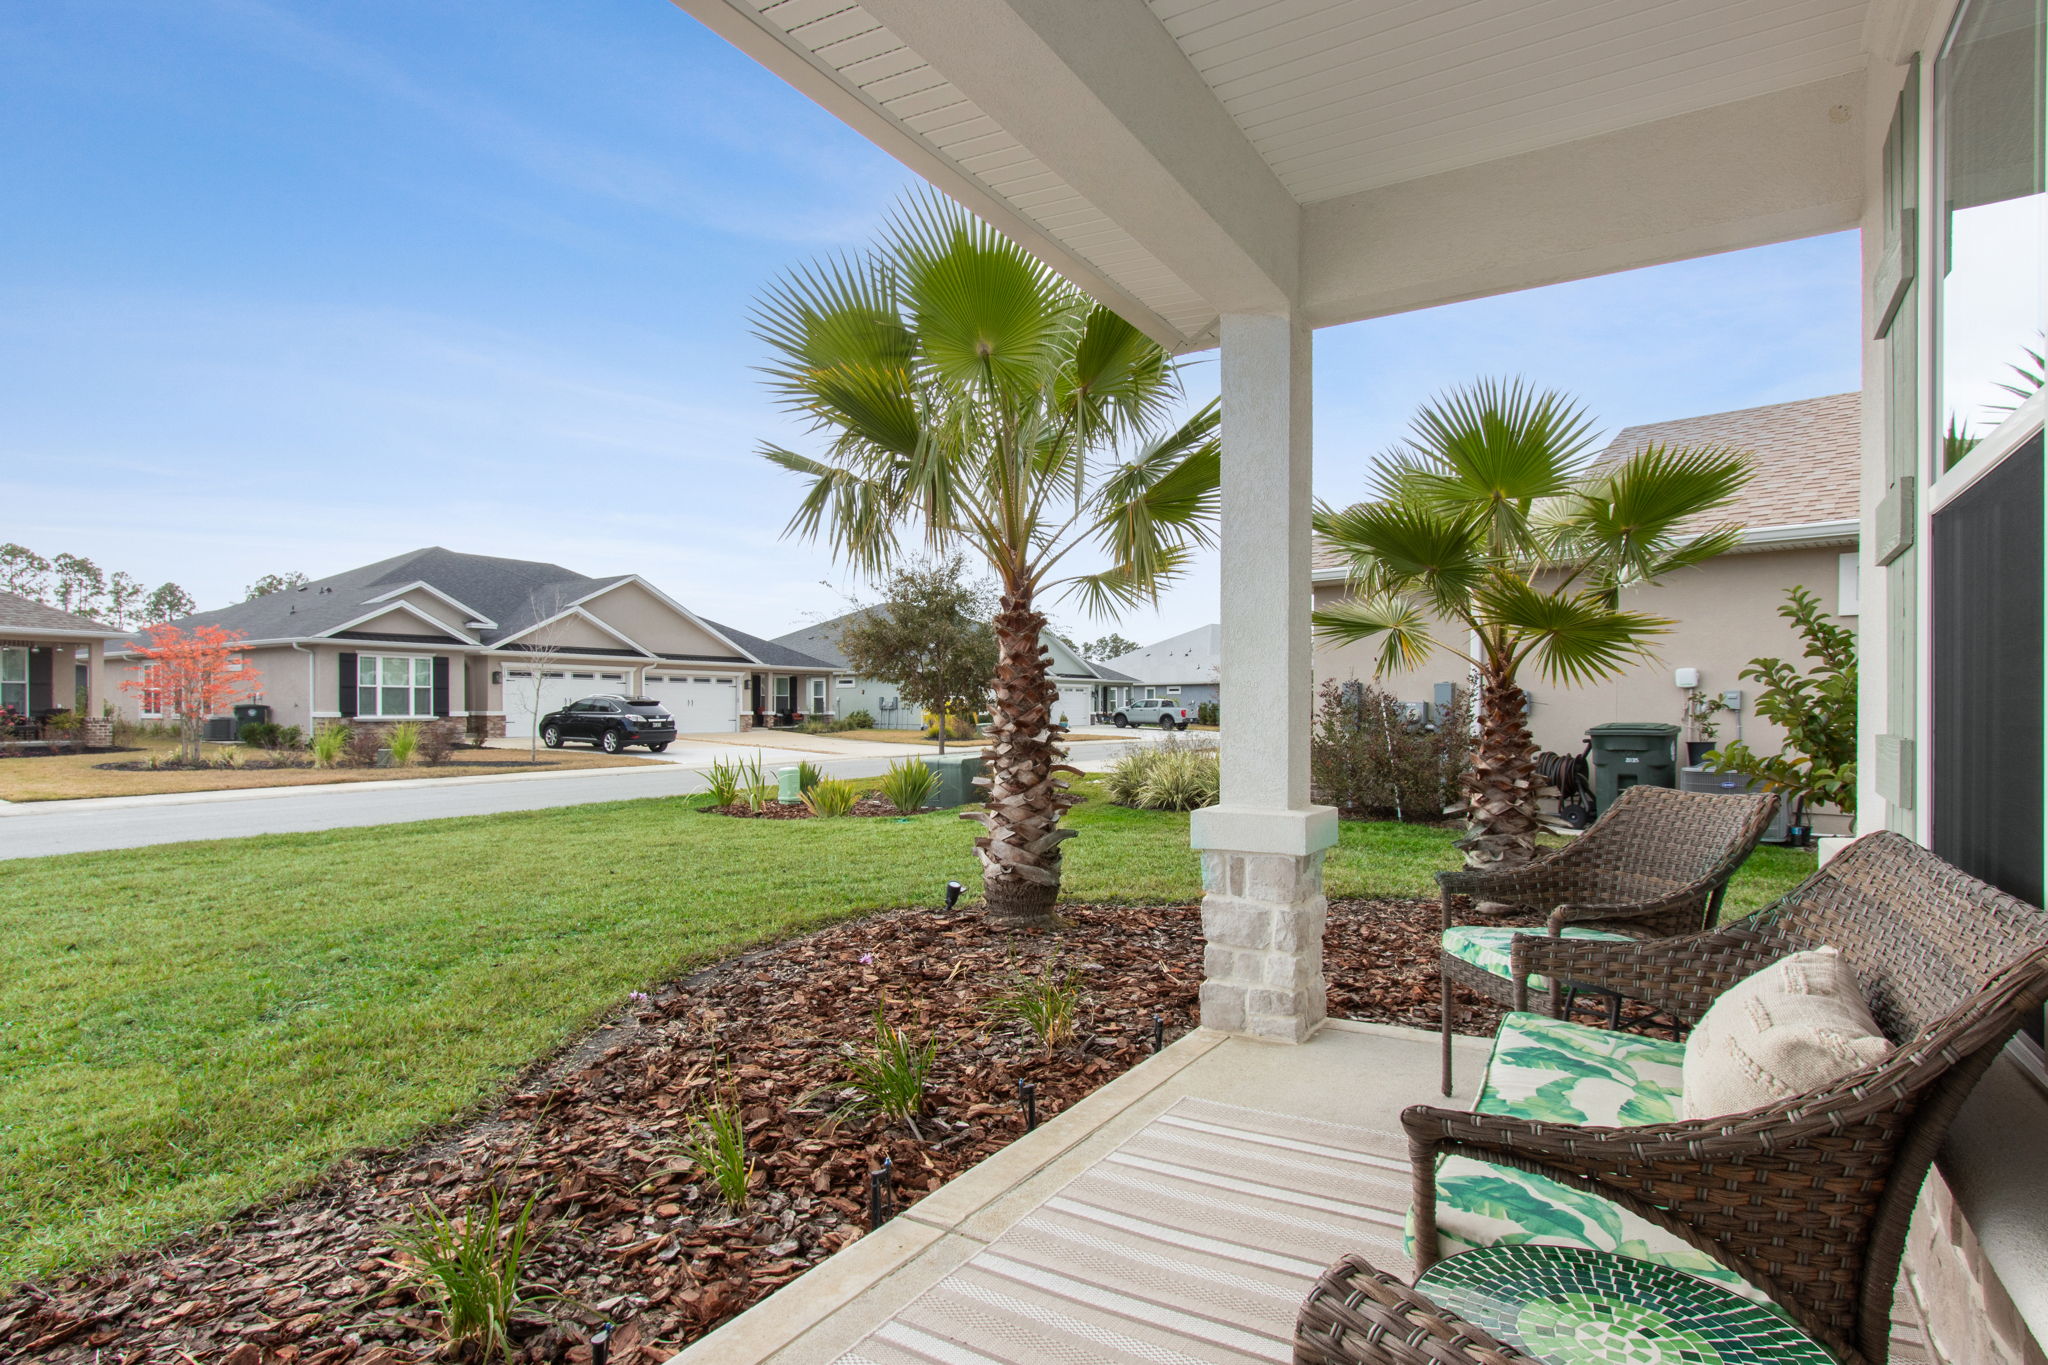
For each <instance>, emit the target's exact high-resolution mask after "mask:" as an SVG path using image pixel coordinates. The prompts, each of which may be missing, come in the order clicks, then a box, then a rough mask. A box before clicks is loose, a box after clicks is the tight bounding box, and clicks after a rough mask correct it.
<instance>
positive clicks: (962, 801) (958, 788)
mask: <svg viewBox="0 0 2048 1365" xmlns="http://www.w3.org/2000/svg"><path fill="white" fill-rule="evenodd" d="M924 765H925V766H926V767H927V768H930V769H931V770H932V772H933V773H935V774H936V775H937V776H938V779H939V785H938V787H937V788H936V789H935V790H933V792H932V794H931V796H930V798H929V799H928V800H927V802H926V804H928V805H932V806H936V807H938V808H939V809H940V810H947V809H950V808H952V807H954V806H974V805H980V804H981V803H982V802H983V801H985V800H987V799H988V798H987V793H986V792H985V790H984V789H983V788H981V787H977V786H975V785H974V779H975V778H977V777H980V776H981V755H980V754H978V753H974V752H971V751H970V752H968V753H964V754H943V755H941V754H932V755H930V756H928V757H927V758H926V759H925V761H924Z"/></svg>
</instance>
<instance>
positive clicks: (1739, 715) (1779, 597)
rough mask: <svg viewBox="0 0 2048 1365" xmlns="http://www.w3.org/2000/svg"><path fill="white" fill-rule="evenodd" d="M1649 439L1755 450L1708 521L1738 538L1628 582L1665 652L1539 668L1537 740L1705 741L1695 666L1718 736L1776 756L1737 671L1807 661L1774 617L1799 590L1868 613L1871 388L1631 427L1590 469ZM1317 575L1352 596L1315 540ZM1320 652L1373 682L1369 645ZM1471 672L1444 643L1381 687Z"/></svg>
mask: <svg viewBox="0 0 2048 1365" xmlns="http://www.w3.org/2000/svg"><path fill="white" fill-rule="evenodd" d="M1652 445H1657V446H1664V447H1667V448H1676V447H1684V446H1724V447H1730V448H1733V449H1737V450H1741V451H1745V452H1747V453H1748V454H1749V455H1751V456H1752V458H1753V461H1754V464H1755V467H1756V475H1755V477H1754V478H1752V479H1751V480H1750V482H1749V484H1748V486H1747V487H1746V488H1744V489H1743V491H1742V492H1741V493H1740V494H1739V495H1738V496H1737V498H1736V501H1735V503H1734V504H1733V505H1732V506H1731V507H1729V508H1727V509H1726V510H1725V511H1724V512H1722V513H1719V514H1717V515H1715V516H1713V517H1711V518H1709V519H1708V521H1709V522H1710V523H1711V524H1715V525H1718V524H1722V523H1724V522H1729V521H1733V522H1737V523H1740V524H1741V525H1742V526H1743V527H1744V531H1743V537H1742V543H1741V544H1740V545H1739V546H1737V547H1736V548H1735V549H1734V550H1732V551H1730V552H1729V553H1727V554H1724V555H1721V556H1719V557H1718V558H1716V559H1713V560H1710V561H1708V562H1707V563H1705V564H1703V565H1700V566H1699V567H1697V568H1694V569H1687V570H1683V571H1681V572H1679V573H1675V574H1672V575H1671V576H1670V577H1668V578H1665V579H1664V580H1662V581H1661V582H1660V583H1658V584H1656V585H1655V586H1653V587H1644V588H1634V589H1630V590H1628V591H1627V592H1625V593H1623V604H1624V605H1625V606H1628V607H1630V608H1632V609H1634V610H1638V611H1646V612H1650V613H1652V614H1653V615H1657V616H1662V617H1666V618H1668V619H1669V620H1671V621H1672V622H1673V623H1674V624H1673V626H1672V628H1671V631H1670V633H1669V634H1668V635H1665V636H1664V637H1663V638H1662V639H1661V640H1659V641H1658V642H1657V644H1656V654H1657V660H1656V662H1655V663H1646V664H1642V665H1639V666H1637V667H1634V668H1631V669H1629V670H1628V671H1627V672H1626V673H1624V674H1622V675H1621V676H1619V677H1616V678H1612V679H1609V680H1607V681H1605V682H1598V683H1591V684H1588V685H1585V686H1580V687H1554V686H1551V685H1550V684H1547V683H1546V682H1544V681H1543V679H1542V678H1541V677H1540V676H1539V675H1536V674H1535V673H1534V672H1533V670H1532V671H1531V672H1529V673H1528V674H1527V675H1526V676H1525V678H1524V686H1525V687H1526V688H1527V689H1528V692H1529V698H1530V708H1529V725H1530V729H1531V730H1532V731H1533V732H1534V733H1535V736H1536V742H1537V744H1538V745H1539V746H1541V747H1542V748H1545V749H1551V750H1555V751H1557V752H1559V753H1577V752H1578V751H1579V749H1580V748H1581V747H1582V746H1583V745H1584V743H1585V734H1586V731H1587V729H1588V728H1589V727H1591V726H1594V725H1600V724H1603V723H1605V722H1608V721H1662V722H1666V723H1669V724H1674V725H1680V726H1683V727H1685V730H1684V735H1683V736H1682V738H1702V739H1703V738H1705V737H1704V736H1703V735H1701V734H1700V733H1699V732H1697V731H1696V730H1695V729H1694V728H1693V727H1691V726H1690V725H1688V724H1687V717H1686V704H1687V699H1688V693H1687V691H1686V690H1685V689H1684V688H1681V686H1680V685H1679V674H1680V670H1686V671H1687V672H1686V674H1685V676H1686V678H1687V679H1688V681H1690V680H1691V679H1692V678H1693V676H1694V675H1695V674H1696V675H1697V682H1696V684H1695V686H1696V688H1697V691H1698V694H1699V695H1700V696H1701V697H1704V698H1722V699H1725V700H1726V701H1727V702H1729V703H1732V705H1731V706H1730V707H1729V709H1726V710H1722V711H1718V712H1715V713H1713V714H1712V716H1711V717H1710V719H1711V721H1712V723H1713V724H1714V725H1715V727H1716V728H1717V730H1718V734H1717V735H1716V736H1715V737H1714V738H1715V740H1716V741H1717V742H1719V743H1723V744H1725V743H1728V742H1730V741H1733V740H1737V739H1740V740H1743V741H1745V742H1746V743H1748V744H1749V746H1750V747H1751V748H1753V749H1756V750H1757V751H1759V752H1761V753H1775V752H1776V751H1777V749H1778V747H1779V745H1780V744H1782V743H1783V740H1784V734H1783V732H1782V731H1781V730H1780V729H1779V728H1778V727H1777V726H1776V725H1774V724H1772V723H1771V722H1769V721H1766V720H1763V719H1762V718H1760V717H1759V716H1757V714H1756V712H1755V709H1754V708H1755V688H1756V684H1755V683H1754V682H1750V681H1747V680H1745V679H1744V678H1742V677H1741V676H1740V675H1741V672H1742V670H1743V669H1744V668H1746V667H1748V665H1749V661H1750V660H1751V659H1754V658H1757V657H1760V656H1765V655H1772V656H1776V657H1779V658H1784V659H1789V660H1794V661H1798V660H1799V658H1800V651H1801V643H1800V639H1799V636H1798V633H1797V632H1796V630H1795V629H1794V628H1793V626H1792V624H1791V622H1789V621H1787V620H1785V619H1784V618H1782V617H1780V616H1779V615H1778V614H1777V612H1778V608H1779V607H1780V606H1782V605H1784V603H1785V600H1786V594H1787V593H1788V592H1789V591H1790V590H1791V589H1793V588H1795V587H1804V588H1806V589H1807V590H1808V591H1810V592H1812V593H1813V594H1814V595H1815V596H1816V597H1818V598H1819V599H1820V601H1821V604H1822V606H1823V607H1824V608H1825V609H1826V610H1827V611H1828V612H1829V613H1830V614H1831V615H1832V616H1833V617H1834V618H1835V619H1836V620H1838V621H1839V622H1841V623H1843V624H1846V625H1849V626H1851V627H1853V626H1854V625H1855V624H1856V622H1857V620H1858V617H1859V614H1860V607H1859V594H1858V591H1857V581H1858V574H1859V572H1860V568H1859V563H1858V559H1857V542H1858V538H1859V537H1858V518H1857V507H1856V497H1857V478H1858V474H1857V469H1858V461H1859V460H1860V458H1861V452H1862V396H1861V395H1860V394H1855V393H1838V394H1831V395H1828V396H1826V397H1823V398H1806V399H1801V400H1799V401H1797V402H1792V403H1773V404H1770V405H1768V406H1765V407H1756V408H1743V409H1740V410H1738V411H1735V412H1718V413H1712V414H1709V415H1707V416H1703V417H1686V418H1680V419H1678V420H1675V421H1669V422H1655V423H1651V424H1648V425H1644V426H1634V427H1627V428H1624V429H1623V430H1622V431H1621V432H1619V433H1618V434H1617V435H1616V436H1615V437H1614V439H1613V440H1612V441H1611V442H1609V443H1608V445H1607V447H1606V449H1604V450H1603V451H1601V453H1600V454H1599V455H1598V456H1596V457H1595V458H1594V460H1593V463H1592V465H1591V467H1590V472H1592V473H1596V474H1597V473H1598V472H1599V471H1600V470H1601V469H1603V468H1606V467H1609V466H1612V465H1615V464H1618V463H1619V462H1621V461H1622V460H1625V459H1627V458H1629V457H1630V456H1632V455H1634V454H1636V453H1637V452H1639V451H1641V450H1643V449H1644V448H1646V447H1648V446H1652ZM1700 529H1704V527H1702V528H1700ZM1314 579H1315V598H1316V605H1317V606H1318V607H1322V606H1325V605H1327V604H1330V603H1332V602H1335V601H1337V600H1339V599H1341V598H1342V597H1343V596H1344V594H1345V585H1344V569H1343V567H1342V565H1341V564H1339V563H1338V562H1337V561H1336V559H1335V557H1334V556H1332V555H1330V554H1329V553H1328V552H1326V551H1322V550H1319V551H1318V554H1317V560H1316V568H1315V574H1314ZM1315 660H1316V676H1317V679H1318V681H1320V680H1322V679H1324V678H1336V679H1339V680H1351V679H1359V680H1363V681H1367V682H1370V681H1372V680H1373V647H1372V646H1371V645H1370V644H1354V645H1342V646H1333V645H1328V644H1323V643H1320V642H1319V643H1318V644H1317V646H1316V655H1315ZM1465 671H1466V669H1465V664H1464V661H1463V660H1461V659H1458V658H1456V657H1455V656H1453V655H1451V654H1449V653H1446V652H1443V651H1438V652H1437V653H1436V654H1435V655H1434V656H1433V657H1432V658H1430V659H1429V660H1428V661H1427V662H1426V663H1425V664H1424V665H1422V666H1421V667H1419V668H1416V669H1412V670H1409V671H1408V672H1406V673H1402V674H1397V675H1394V676H1393V677H1391V678H1389V679H1385V680H1382V681H1381V682H1380V685H1381V686H1383V687H1386V688H1388V689H1389V690H1391V691H1393V692H1395V693H1396V694H1397V695H1399V696H1400V698H1401V699H1402V700H1403V701H1420V702H1433V701H1434V700H1435V699H1436V697H1437V695H1438V689H1439V688H1441V687H1444V686H1447V685H1449V684H1451V683H1454V682H1455V683H1463V682H1464V680H1465Z"/></svg>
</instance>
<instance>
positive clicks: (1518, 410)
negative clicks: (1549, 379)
mask: <svg viewBox="0 0 2048 1365" xmlns="http://www.w3.org/2000/svg"><path fill="white" fill-rule="evenodd" d="M1592 430H1593V427H1592V422H1591V421H1590V419H1588V418H1587V416H1586V414H1585V412H1584V410H1583V409H1581V408H1580V407H1579V406H1578V405H1577V404H1576V403H1574V402H1572V401H1571V400H1570V399H1568V398H1566V397H1565V396H1564V395H1562V394H1559V393H1555V392H1550V391H1537V390H1534V389H1531V388H1529V387H1527V386H1526V385H1524V384H1523V382H1522V381H1521V380H1519V379H1516V380H1512V381H1506V382H1503V381H1501V380H1495V379H1483V380H1480V381H1478V382H1477V383H1475V384H1473V385H1471V386H1470V387H1467V388H1463V389H1453V390H1451V391H1450V392H1448V393H1444V394H1440V395H1438V396H1437V397H1435V398H1432V399H1431V400H1430V401H1429V402H1428V403H1426V404H1424V405H1423V407H1422V410H1421V411H1420V412H1418V413H1417V414H1416V417H1415V422H1414V426H1413V428H1412V430H1411V432H1410V436H1409V443H1408V447H1407V451H1406V453H1405V455H1404V458H1403V459H1401V460H1400V461H1399V462H1398V463H1397V475H1396V477H1397V481H1398V482H1399V483H1400V485H1401V486H1402V488H1403V489H1404V490H1405V493H1406V495H1407V496H1408V497H1410V498H1419V499H1421V500H1423V501H1425V502H1427V503H1428V504H1430V505H1432V506H1435V507H1437V508H1440V509H1442V510H1445V511H1449V512H1452V513H1454V514H1456V515H1459V516H1480V515H1483V516H1485V517H1486V519H1487V521H1488V524H1489V527H1490V531H1491V535H1492V539H1493V543H1494V545H1495V547H1496V548H1497V549H1498V550H1500V551H1501V552H1508V551H1515V552H1521V553H1527V552H1528V551H1529V550H1530V549H1531V546H1530V545H1529V544H1528V541H1527V535H1526V527H1527V513H1528V508H1529V506H1530V505H1531V504H1532V503H1534V502H1535V501H1536V500H1537V499H1540V498H1548V497H1555V496H1557V495H1558V494H1561V493H1564V492H1565V491H1567V490H1568V488H1569V487H1570V485H1571V480H1572V478H1573V476H1574V474H1575V472H1576V470H1577V468H1578V466H1579V465H1580V464H1582V463H1583V462H1584V459H1585V456H1586V454H1587V452H1588V450H1589V449H1590V444H1591V437H1592Z"/></svg>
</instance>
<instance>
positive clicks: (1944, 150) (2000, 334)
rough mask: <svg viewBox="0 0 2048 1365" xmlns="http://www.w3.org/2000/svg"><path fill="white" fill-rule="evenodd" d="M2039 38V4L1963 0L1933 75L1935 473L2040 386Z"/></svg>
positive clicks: (2045, 210)
mask: <svg viewBox="0 0 2048 1365" xmlns="http://www.w3.org/2000/svg"><path fill="white" fill-rule="evenodd" d="M2042 30H2043V24H2042V18H2041V11H2040V6H2039V0H1969V3H1967V4H1965V5H1964V6H1963V7H1962V9H1961V10H1960V11H1959V12H1958V14H1957V15H1956V21H1955V26H1954V27H1953V28H1952V29H1951V30H1950V31H1949V37H1948V41H1947V42H1946V43H1944V44H1943V45H1942V51H1941V57H1940V59H1939V60H1938V61H1937V62H1936V63H1935V67H1934V91H1935V93H1934V108H1935V129H1936V153H1937V167H1936V172H1935V175H1936V183H1937V197H1936V203H1935V211H1936V213H1937V214H1938V215H1939V216H1938V219H1937V223H1938V227H1937V230H1936V231H1935V233H1934V234H1933V237H1934V244H1935V253H1936V269H1935V278H1936V279H1937V280H1939V281H1940V282H1941V290H1940V294H1939V304H1938V308H1939V315H1940V331H1939V334H1938V340H1937V341H1936V346H1935V377H1936V381H1937V383H1938V384H1939V386H1940V403H1941V406H1940V408H1939V409H1938V411H1939V412H1940V413H1941V420H1942V433H1941V435H1942V447H1943V449H1942V457H1941V467H1942V468H1943V469H1946V468H1948V467H1949V466H1951V465H1954V464H1956V463H1957V462H1958V461H1960V460H1961V459H1962V458H1963V457H1964V456H1966V455H1968V454H1969V453H1970V451H1971V450H1973V449H1974V448H1975V447H1976V446H1977V444H1978V443H1979V442H1980V441H1982V440H1983V439H1984V438H1986V437H1987V436H1989V435H1990V434H1991V433H1992V431H1994V430H1995V429H1996V428H1997V427H1998V426H1999V425H2000V424H2002V423H2003V422H2004V421H2005V420H2006V419H2007V418H2008V417H2009V416H2011V415H2012V413H2013V410H2014V409H2015V408H2016V407H2017V406H2018V405H2019V404H2020V403H2021V401H2023V400H2024V399H2025V398H2027V397H2029V396H2031V395H2032V394H2033V393H2035V392H2037V391H2038V390H2039V388H2040V370H2041V361H2040V355H2041V352H2042V350H2043V349H2044V347H2043V343H2042V328H2043V326H2044V318H2043V314H2042V300H2041V290H2042V284H2043V279H2042V233H2043V230H2044V228H2048V193H2044V188H2048V187H2044V185H2043V174H2042V126H2043V107H2042V106H2043V88H2042V80H2043V76H2042V65H2043V43H2042Z"/></svg>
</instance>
